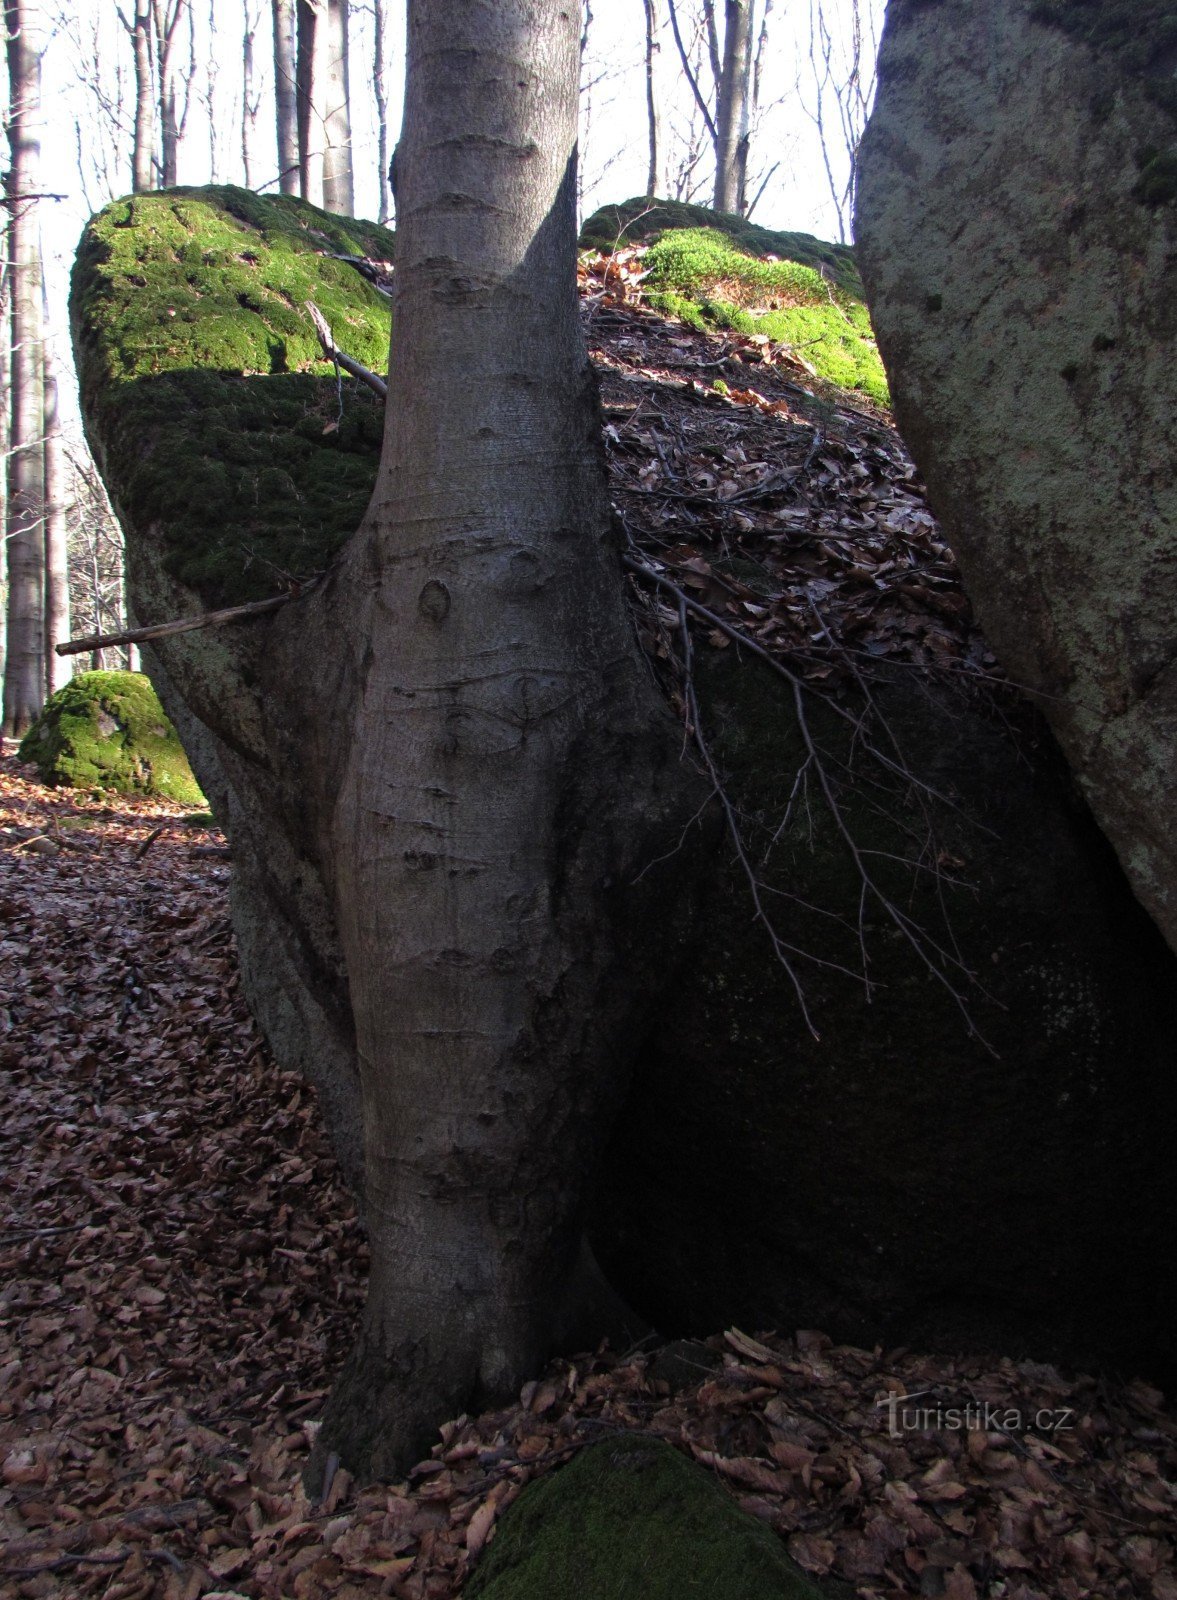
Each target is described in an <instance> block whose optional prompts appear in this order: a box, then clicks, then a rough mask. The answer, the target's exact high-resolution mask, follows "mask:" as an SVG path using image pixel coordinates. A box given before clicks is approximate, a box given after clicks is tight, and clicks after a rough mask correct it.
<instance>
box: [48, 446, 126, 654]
mask: <svg viewBox="0 0 1177 1600" xmlns="http://www.w3.org/2000/svg"><path fill="white" fill-rule="evenodd" d="M65 463H66V479H67V493H66V522H67V536H68V540H69V573H70V609H71V615H72V618H73V623H74V626H75V628H76V630H77V632H78V633H80V634H89V633H119V632H121V631H122V629H123V628H125V627H126V623H127V614H126V601H125V594H124V574H123V567H124V562H123V534H122V529H121V528H120V527H119V524H118V519H117V517H116V516H115V514H114V512H113V511H112V510H111V508H110V501H109V500H108V499H107V496H106V490H105V489H104V488H103V485H102V479H101V478H100V477H99V475H98V469H97V468H96V467H95V465H94V463H93V461H92V460H91V459H90V453H89V451H88V450H87V449H86V447H85V445H84V444H81V443H80V442H76V441H71V440H69V439H68V438H67V439H66V441H65ZM124 665H125V666H133V658H132V657H131V656H130V654H129V652H128V651H126V650H95V651H93V652H92V653H91V656H90V666H91V668H92V669H93V670H95V671H97V670H99V669H100V668H102V667H109V666H124Z"/></svg>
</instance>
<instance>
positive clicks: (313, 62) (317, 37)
mask: <svg viewBox="0 0 1177 1600" xmlns="http://www.w3.org/2000/svg"><path fill="white" fill-rule="evenodd" d="M297 14H298V63H297V67H296V71H295V78H296V82H297V85H298V175H299V193H300V194H301V195H302V198H303V199H304V200H308V201H309V202H310V203H311V205H313V206H321V205H322V204H323V169H324V163H325V158H326V149H327V128H326V120H325V118H324V116H323V86H324V84H325V83H326V81H327V0H298V11H297Z"/></svg>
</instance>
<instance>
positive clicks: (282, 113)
mask: <svg viewBox="0 0 1177 1600" xmlns="http://www.w3.org/2000/svg"><path fill="white" fill-rule="evenodd" d="M272 12H273V21H274V110H275V114H276V117H277V134H278V183H279V187H280V188H281V191H282V193H283V194H298V193H299V172H300V168H299V156H298V96H297V91H296V86H295V49H294V3H293V0H272Z"/></svg>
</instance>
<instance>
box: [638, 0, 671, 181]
mask: <svg viewBox="0 0 1177 1600" xmlns="http://www.w3.org/2000/svg"><path fill="white" fill-rule="evenodd" d="M644 4H645V8H646V126H647V130H648V137H649V145H650V161H649V166H648V167H647V170H646V194H647V195H648V196H650V197H651V198H653V197H654V196H655V195H660V194H661V195H665V194H667V193H668V192H669V186H668V184H667V182H666V152H665V150H664V149H663V145H662V93H661V89H662V84H661V76H662V74H661V64H662V43H661V40H660V38H659V31H660V29H661V26H662V16H661V10H662V7H661V3H660V0H644Z"/></svg>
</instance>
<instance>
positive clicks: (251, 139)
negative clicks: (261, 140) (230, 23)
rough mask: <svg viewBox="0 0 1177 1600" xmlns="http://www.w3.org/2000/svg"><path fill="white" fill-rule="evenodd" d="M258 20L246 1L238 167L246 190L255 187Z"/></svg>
mask: <svg viewBox="0 0 1177 1600" xmlns="http://www.w3.org/2000/svg"><path fill="white" fill-rule="evenodd" d="M259 20H260V11H257V12H255V11H253V10H251V9H250V5H249V0H245V5H244V7H243V12H242V23H243V26H242V33H241V165H242V167H243V169H244V172H245V187H246V188H247V189H253V188H255V187H256V185H255V182H254V179H255V177H256V164H255V162H254V156H253V152H254V146H255V144H256V143H257V123H258V113H259V111H260V110H261V89H260V88H258V87H257V83H256V78H257V66H256V62H255V59H254V43H255V41H256V39H257V25H258V21H259Z"/></svg>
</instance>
